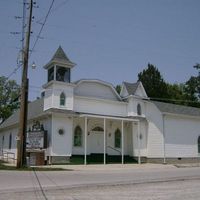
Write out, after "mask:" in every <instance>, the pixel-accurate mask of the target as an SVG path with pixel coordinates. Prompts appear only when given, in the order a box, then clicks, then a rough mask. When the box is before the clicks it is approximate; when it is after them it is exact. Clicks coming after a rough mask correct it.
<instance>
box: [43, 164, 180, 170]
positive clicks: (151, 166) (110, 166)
mask: <svg viewBox="0 0 200 200" xmlns="http://www.w3.org/2000/svg"><path fill="white" fill-rule="evenodd" d="M44 167H48V168H62V169H69V170H73V171H95V170H96V171H101V170H102V171H113V170H134V169H170V168H176V167H175V166H174V165H164V164H150V163H144V164H124V165H122V164H107V165H103V164H100V165H91V164H90V165H46V166H44Z"/></svg>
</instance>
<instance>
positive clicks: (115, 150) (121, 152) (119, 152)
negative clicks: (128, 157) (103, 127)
mask: <svg viewBox="0 0 200 200" xmlns="http://www.w3.org/2000/svg"><path fill="white" fill-rule="evenodd" d="M107 148H110V149H112V150H114V151H116V152H118V153H119V154H120V155H122V152H121V151H120V150H118V149H115V148H114V147H111V146H107Z"/></svg>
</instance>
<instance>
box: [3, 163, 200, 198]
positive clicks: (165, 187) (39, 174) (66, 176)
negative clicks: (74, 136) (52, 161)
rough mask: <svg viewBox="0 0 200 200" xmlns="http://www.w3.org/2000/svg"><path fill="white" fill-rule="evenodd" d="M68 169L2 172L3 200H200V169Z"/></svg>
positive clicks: (129, 167) (160, 167)
mask: <svg viewBox="0 0 200 200" xmlns="http://www.w3.org/2000/svg"><path fill="white" fill-rule="evenodd" d="M57 167H58V166H57ZM67 168H68V169H70V171H36V172H35V171H0V200H4V199H6V200H8V199H23V200H24V199H87V200H90V199H113V198H114V199H138V200H139V199H176V200H178V199H181V198H182V199H198V200H199V199H200V190H199V187H200V168H199V167H187V168H177V167H174V166H173V165H150V164H146V165H123V166H122V165H106V166H103V165H99V166H95V165H93V166H92V165H91V166H67ZM147 191H149V192H147ZM155 191H156V192H155ZM103 194H105V195H103ZM184 194H185V196H184ZM186 196H187V198H186ZM161 197H162V198H161ZM175 197H176V198H175ZM183 197H185V198H183ZM189 197H191V198H189ZM197 197H198V198H197Z"/></svg>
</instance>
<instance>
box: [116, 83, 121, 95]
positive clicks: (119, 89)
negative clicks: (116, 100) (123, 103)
mask: <svg viewBox="0 0 200 200" xmlns="http://www.w3.org/2000/svg"><path fill="white" fill-rule="evenodd" d="M115 89H116V91H117V93H118V94H120V92H121V89H122V87H121V85H116V87H115Z"/></svg>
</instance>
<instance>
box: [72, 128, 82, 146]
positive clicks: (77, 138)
mask: <svg viewBox="0 0 200 200" xmlns="http://www.w3.org/2000/svg"><path fill="white" fill-rule="evenodd" d="M73 146H74V147H82V146H83V131H82V128H81V127H80V126H79V125H77V126H76V127H75V129H74V137H73Z"/></svg>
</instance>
